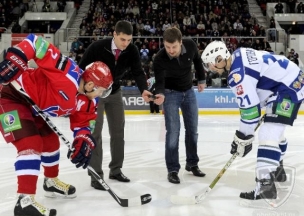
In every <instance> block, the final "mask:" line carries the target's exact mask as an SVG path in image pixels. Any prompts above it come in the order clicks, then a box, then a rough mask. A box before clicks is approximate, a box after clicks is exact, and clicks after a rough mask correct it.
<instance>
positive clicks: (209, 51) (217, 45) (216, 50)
mask: <svg viewBox="0 0 304 216" xmlns="http://www.w3.org/2000/svg"><path fill="white" fill-rule="evenodd" d="M218 56H221V57H222V58H223V59H226V60H227V59H229V58H230V56H231V54H230V52H229V50H228V49H227V47H226V45H225V43H224V42H222V41H212V42H211V43H209V44H208V45H207V47H206V48H205V50H204V52H203V53H202V56H201V58H202V61H203V64H204V67H205V69H206V70H208V71H209V70H210V69H209V63H211V64H213V65H215V63H217V62H216V58H217V57H218Z"/></svg>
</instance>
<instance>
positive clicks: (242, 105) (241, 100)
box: [237, 95, 251, 107]
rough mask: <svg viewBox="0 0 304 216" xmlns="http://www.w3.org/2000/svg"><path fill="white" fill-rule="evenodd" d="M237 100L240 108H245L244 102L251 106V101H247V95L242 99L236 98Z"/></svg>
mask: <svg viewBox="0 0 304 216" xmlns="http://www.w3.org/2000/svg"><path fill="white" fill-rule="evenodd" d="M237 99H239V100H240V107H244V106H245V105H244V103H245V102H247V104H248V105H250V104H251V101H250V100H249V97H248V95H245V96H244V98H242V97H237Z"/></svg>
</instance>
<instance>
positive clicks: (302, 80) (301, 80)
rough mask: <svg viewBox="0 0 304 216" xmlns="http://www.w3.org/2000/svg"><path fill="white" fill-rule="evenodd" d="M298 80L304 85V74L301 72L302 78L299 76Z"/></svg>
mask: <svg viewBox="0 0 304 216" xmlns="http://www.w3.org/2000/svg"><path fill="white" fill-rule="evenodd" d="M298 80H299V81H300V82H301V83H302V84H304V73H303V72H302V71H300V76H298Z"/></svg>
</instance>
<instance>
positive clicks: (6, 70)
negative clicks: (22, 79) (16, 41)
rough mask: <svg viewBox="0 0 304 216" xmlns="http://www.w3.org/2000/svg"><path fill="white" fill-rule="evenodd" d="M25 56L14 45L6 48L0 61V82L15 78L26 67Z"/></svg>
mask: <svg viewBox="0 0 304 216" xmlns="http://www.w3.org/2000/svg"><path fill="white" fill-rule="evenodd" d="M27 61H28V60H27V57H26V55H25V54H24V53H23V52H22V51H21V50H19V49H17V48H15V47H10V48H8V50H7V52H6V55H5V58H4V60H3V61H2V62H1V63H0V84H2V83H7V82H11V81H13V80H15V79H17V78H18V77H19V76H20V75H21V74H22V73H23V72H24V71H25V70H26V69H27Z"/></svg>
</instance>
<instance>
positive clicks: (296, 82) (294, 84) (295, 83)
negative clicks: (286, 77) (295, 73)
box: [292, 81, 302, 89]
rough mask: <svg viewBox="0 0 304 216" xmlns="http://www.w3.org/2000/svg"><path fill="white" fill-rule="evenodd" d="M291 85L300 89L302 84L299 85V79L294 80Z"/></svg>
mask: <svg viewBox="0 0 304 216" xmlns="http://www.w3.org/2000/svg"><path fill="white" fill-rule="evenodd" d="M292 86H293V87H294V88H295V89H300V88H301V86H302V85H301V83H300V82H299V81H295V82H293V84H292Z"/></svg>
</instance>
